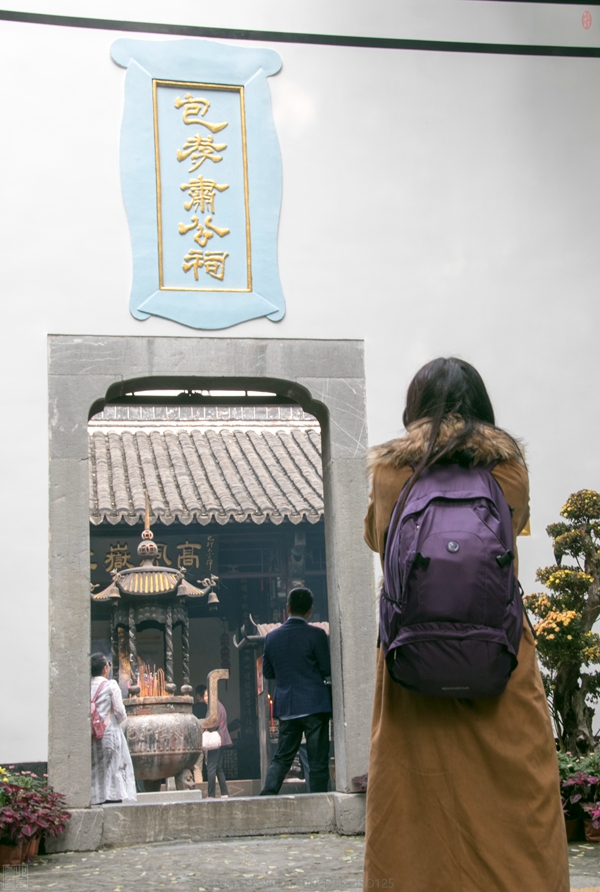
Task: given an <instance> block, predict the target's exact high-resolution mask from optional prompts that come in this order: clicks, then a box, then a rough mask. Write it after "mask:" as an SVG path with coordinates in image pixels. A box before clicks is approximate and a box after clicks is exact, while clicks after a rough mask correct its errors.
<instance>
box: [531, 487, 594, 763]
mask: <svg viewBox="0 0 600 892" xmlns="http://www.w3.org/2000/svg"><path fill="white" fill-rule="evenodd" d="M560 513H561V515H562V517H563V518H564V521H561V522H560V523H553V524H550V526H548V527H547V528H546V531H547V533H548V535H549V536H550V537H551V538H552V540H553V541H552V550H553V552H554V558H555V563H554V564H553V565H551V566H549V567H543V568H540V569H539V570H538V571H537V579H538V581H539V582H541V583H542V584H543V585H545V586H546V591H545V592H540V593H537V594H533V595H528V596H527V597H526V598H524V602H525V607H526V609H527V610H528V611H529V612H530V613H532V614H533V615H534V618H535V619H534V629H535V634H536V647H537V653H538V658H539V661H540V663H541V666H542V669H543V679H544V686H545V688H546V695H547V697H548V705H549V707H550V714H551V716H552V718H553V720H554V725H555V728H556V736H557V738H558V744H559V748H560V750H561V751H562V752H563V753H564V752H566V751H567V750H569V751H570V752H572V753H573V754H576V755H578V756H586V755H587V754H588V753H590V752H592V751H593V750H594V748H595V743H596V742H595V739H594V734H593V729H592V720H593V717H594V706H593V704H594V703H595V702H597V701H598V699H599V695H600V671H599V670H598V668H597V666H598V663H600V635H598V633H597V632H594V631H593V627H594V624H595V622H596V620H597V619H598V618H599V617H600V494H599V493H597V492H594V491H593V490H589V489H583V490H580V491H579V492H576V493H573V494H572V495H571V496H569V498H568V499H567V501H566V503H565V504H564V505H563V507H562V509H561V512H560Z"/></svg>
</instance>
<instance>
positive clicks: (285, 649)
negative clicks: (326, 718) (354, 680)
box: [263, 616, 331, 718]
mask: <svg viewBox="0 0 600 892" xmlns="http://www.w3.org/2000/svg"><path fill="white" fill-rule="evenodd" d="M330 674H331V663H330V660H329V641H328V640H327V635H326V634H325V632H324V631H323V629H319V628H317V626H310V625H309V624H308V623H307V622H305V621H304V620H303V619H300V617H296V616H290V618H289V619H288V620H287V622H285V623H284V624H283V625H282V626H279V628H278V629H273V631H272V632H269V634H268V635H267V637H266V638H265V649H264V654H263V675H264V676H265V678H274V679H275V681H276V686H275V696H274V698H273V715H274V716H275V717H276V718H279V717H281V716H283V717H284V718H285V716H288V715H313V714H314V713H317V712H331V694H330V691H329V687H327V686H326V685H325V682H324V679H325V678H326V677H327V676H329V675H330Z"/></svg>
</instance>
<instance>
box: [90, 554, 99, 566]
mask: <svg viewBox="0 0 600 892" xmlns="http://www.w3.org/2000/svg"><path fill="white" fill-rule="evenodd" d="M93 557H94V552H93V551H90V558H93ZM97 569H98V564H96V563H94V561H90V570H97Z"/></svg>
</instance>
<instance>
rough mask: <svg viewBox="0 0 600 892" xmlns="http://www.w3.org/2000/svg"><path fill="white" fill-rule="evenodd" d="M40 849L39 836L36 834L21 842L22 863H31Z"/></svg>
mask: <svg viewBox="0 0 600 892" xmlns="http://www.w3.org/2000/svg"><path fill="white" fill-rule="evenodd" d="M39 848H40V836H39V835H38V834H36V835H35V836H31V837H30V838H29V839H26V840H23V852H24V858H23V860H24V861H31V859H32V858H35V857H36V855H37V853H38V850H39Z"/></svg>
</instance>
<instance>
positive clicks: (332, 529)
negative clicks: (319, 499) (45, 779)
mask: <svg viewBox="0 0 600 892" xmlns="http://www.w3.org/2000/svg"><path fill="white" fill-rule="evenodd" d="M48 347H49V351H48V352H49V438H50V459H49V461H50V549H49V586H50V592H49V598H50V716H49V741H48V773H49V777H50V781H51V783H52V784H53V785H54V786H55V788H56V789H58V790H60V791H61V792H62V793H64V794H65V795H66V797H67V802H68V804H69V806H71V807H72V808H87V807H89V805H90V789H91V758H90V747H91V734H90V719H89V710H90V705H89V697H90V687H89V656H90V613H91V612H90V591H89V584H90V577H89V550H90V542H89V487H88V439H87V436H88V435H87V422H88V416H89V412H90V408H91V407H92V405H93V404H94V403H97V401H98V400H102V399H103V398H105V397H107V396H108V397H113V396H115V395H118V394H119V393H120V392H121V390H122V389H123V386H122V385H123V382H129V383H131V382H132V381H136V380H138V381H139V380H143V379H148V378H153V379H155V380H160V381H161V382H163V384H162V386H168V383H169V380H170V381H174V380H176V379H184V378H185V379H189V383H190V384H196V386H202V387H204V388H210V389H224V388H223V385H224V381H225V380H226V381H227V387H231V386H232V385H234V384H235V383H237V384H238V389H249V390H266V391H274V392H276V393H278V394H282V395H285V396H289V397H292V398H294V399H296V400H297V401H298V402H299V403H300V404H301V405H302V406H303V408H304V409H305V410H306V411H308V412H311V413H312V414H313V415H315V416H316V417H317V418H318V420H319V422H320V424H321V433H322V449H323V477H324V495H325V537H326V548H327V587H328V599H329V618H330V633H331V655H332V682H333V710H334V729H335V754H336V788H337V791H338V792H341V793H348V792H351V791H352V789H353V785H352V777H354V776H356V775H360V774H363V773H364V772H365V771H366V770H367V761H368V749H369V732H370V724H371V706H372V693H373V681H374V662H375V660H374V643H375V635H376V631H375V628H376V624H375V602H374V598H373V585H374V579H373V562H372V558H371V554H370V552H369V550H368V549H367V547H366V545H365V544H364V542H363V538H362V519H363V516H364V513H365V508H366V501H367V477H366V464H365V454H366V448H367V424H366V401H365V375H364V351H363V342H362V341H341V340H340V341H338V340H284V339H275V338H273V339H251V338H205V337H197V338H194V337H113V336H106V337H104V336H82V337H75V336H70V335H49V336H48ZM199 379H201V380H199Z"/></svg>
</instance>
